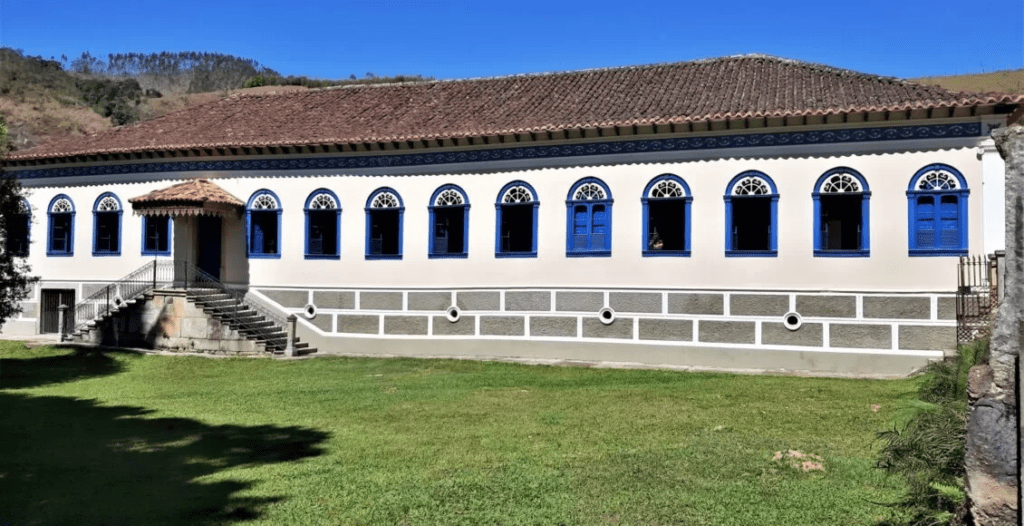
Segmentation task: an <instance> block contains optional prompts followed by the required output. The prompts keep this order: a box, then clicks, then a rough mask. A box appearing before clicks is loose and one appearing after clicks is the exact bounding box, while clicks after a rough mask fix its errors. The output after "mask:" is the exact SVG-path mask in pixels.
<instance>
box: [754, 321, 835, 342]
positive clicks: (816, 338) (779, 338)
mask: <svg viewBox="0 0 1024 526" xmlns="http://www.w3.org/2000/svg"><path fill="white" fill-rule="evenodd" d="M823 334H824V333H823V330H822V324H820V323H804V324H803V325H801V326H800V328H799V329H797V330H795V331H791V330H789V329H787V328H786V326H785V325H783V324H781V323H771V322H765V323H762V324H761V343H763V344H765V345H806V346H808V347H821V346H822V345H823V344H824V341H825V339H824V337H823Z"/></svg>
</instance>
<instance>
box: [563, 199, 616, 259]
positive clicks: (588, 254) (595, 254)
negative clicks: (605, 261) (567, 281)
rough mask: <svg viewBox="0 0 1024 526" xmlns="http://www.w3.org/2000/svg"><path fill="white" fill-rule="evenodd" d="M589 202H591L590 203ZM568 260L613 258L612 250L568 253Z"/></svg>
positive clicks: (566, 254) (566, 255)
mask: <svg viewBox="0 0 1024 526" xmlns="http://www.w3.org/2000/svg"><path fill="white" fill-rule="evenodd" d="M588 202H589V201H588ZM565 257H567V258H609V257H612V251H611V250H592V251H589V252H566V253H565Z"/></svg>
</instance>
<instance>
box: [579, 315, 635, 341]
mask: <svg viewBox="0 0 1024 526" xmlns="http://www.w3.org/2000/svg"><path fill="white" fill-rule="evenodd" d="M583 337H584V338H619V339H624V340H632V339H633V318H622V317H618V316H616V317H615V322H614V323H612V324H611V325H605V324H603V323H601V320H599V319H597V318H583Z"/></svg>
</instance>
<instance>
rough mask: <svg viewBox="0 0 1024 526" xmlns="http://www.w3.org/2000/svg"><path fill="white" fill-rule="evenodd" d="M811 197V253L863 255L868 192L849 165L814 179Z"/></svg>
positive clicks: (867, 241) (867, 236)
mask: <svg viewBox="0 0 1024 526" xmlns="http://www.w3.org/2000/svg"><path fill="white" fill-rule="evenodd" d="M811 197H812V198H813V199H814V231H813V234H814V255H815V256H824V257H865V256H868V255H870V253H871V251H870V248H871V243H870V240H871V236H870V234H871V229H870V225H871V221H870V219H871V217H870V214H869V213H868V212H869V211H870V207H869V206H868V205H869V203H870V201H871V191H870V189H869V188H868V182H867V180H865V179H864V176H862V175H861V174H860V173H859V172H857V171H856V170H853V169H851V168H846V167H840V168H833V169H831V170H829V171H827V172H825V173H824V174H822V175H821V177H819V178H818V181H817V182H816V183H814V191H813V192H812V193H811Z"/></svg>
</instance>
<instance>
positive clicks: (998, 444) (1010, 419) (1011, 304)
mask: <svg viewBox="0 0 1024 526" xmlns="http://www.w3.org/2000/svg"><path fill="white" fill-rule="evenodd" d="M993 138H994V139H995V142H996V147H997V148H999V153H1000V154H1001V155H1002V156H1003V158H1004V159H1005V160H1006V259H1005V273H1004V278H1005V281H1004V284H1005V288H1004V290H1005V293H1004V296H1003V301H1002V303H1001V305H1000V308H999V313H998V314H997V316H996V323H995V328H994V329H993V331H992V339H991V341H990V356H989V363H988V365H983V366H979V367H975V368H974V369H972V370H971V374H970V378H969V380H970V398H971V410H970V416H969V420H968V426H967V452H966V457H965V459H964V463H965V466H966V469H967V496H968V498H969V499H970V503H971V514H972V515H973V517H974V520H975V523H976V524H978V525H979V526H1016V525H1017V524H1019V521H1020V516H1019V502H1018V495H1017V492H1018V486H1019V476H1020V474H1019V471H1018V455H1019V453H1020V451H1019V449H1020V438H1019V437H1020V429H1019V428H1018V422H1019V412H1018V411H1019V410H1018V407H1017V406H1018V402H1017V399H1018V395H1017V374H1018V371H1017V369H1018V365H1017V364H1018V361H1019V357H1020V353H1021V348H1022V340H1024V128H1021V127H1019V126H1014V127H1011V128H1005V129H1002V130H998V131H997V132H995V133H993Z"/></svg>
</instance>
